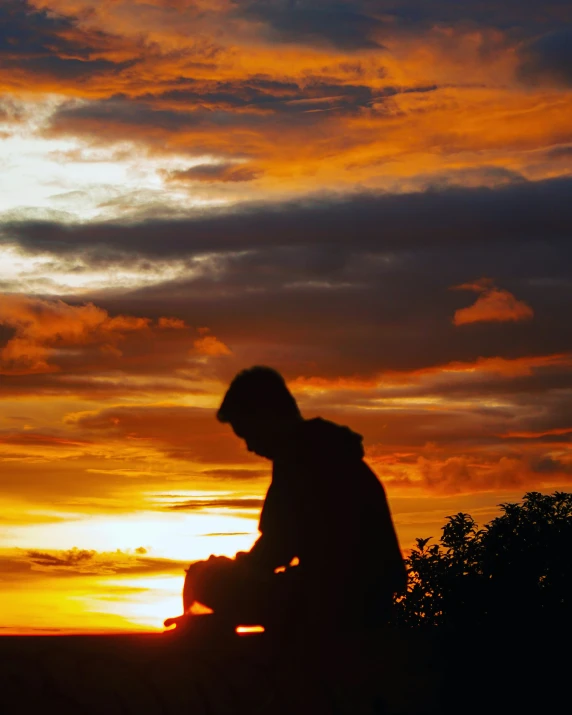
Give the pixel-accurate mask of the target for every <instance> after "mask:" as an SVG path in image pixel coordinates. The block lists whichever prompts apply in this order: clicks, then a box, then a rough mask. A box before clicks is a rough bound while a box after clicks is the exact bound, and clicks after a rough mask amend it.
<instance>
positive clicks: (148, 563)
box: [0, 547, 188, 581]
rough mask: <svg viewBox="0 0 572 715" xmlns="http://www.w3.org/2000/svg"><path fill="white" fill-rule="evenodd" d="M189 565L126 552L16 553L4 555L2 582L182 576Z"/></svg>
mask: <svg viewBox="0 0 572 715" xmlns="http://www.w3.org/2000/svg"><path fill="white" fill-rule="evenodd" d="M187 566H188V563H187V562H183V561H175V560H171V559H163V558H153V557H149V556H142V555H140V554H138V553H130V552H124V551H120V550H117V551H112V552H99V551H92V550H85V549H78V548H76V547H74V548H72V549H68V550H67V551H52V550H50V551H41V550H34V549H32V550H28V551H24V550H23V549H17V550H16V549H13V550H10V551H1V552H0V581H6V580H14V579H18V580H20V579H26V580H28V581H31V580H32V579H42V578H45V577H46V575H50V576H57V577H64V578H70V577H80V576H106V575H109V576H111V575H130V576H138V575H153V574H169V573H181V572H182V571H183V569H184V568H186V567H187Z"/></svg>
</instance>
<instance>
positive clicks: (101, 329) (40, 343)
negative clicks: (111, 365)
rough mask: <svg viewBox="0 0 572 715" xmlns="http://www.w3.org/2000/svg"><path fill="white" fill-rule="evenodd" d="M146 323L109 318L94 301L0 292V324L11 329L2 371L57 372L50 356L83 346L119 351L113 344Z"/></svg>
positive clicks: (0, 364)
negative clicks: (74, 301)
mask: <svg viewBox="0 0 572 715" xmlns="http://www.w3.org/2000/svg"><path fill="white" fill-rule="evenodd" d="M149 323H150V320H149V318H139V317H135V316H128V315H118V316H116V317H111V316H110V315H109V314H108V312H107V311H106V310H103V309H102V308H98V307H97V306H95V305H94V304H93V303H86V304H85V305H79V306H74V305H69V304H68V303H64V302H63V301H62V300H42V299H40V298H29V297H26V296H23V295H3V296H0V325H4V326H6V327H8V328H11V329H12V330H14V333H15V334H14V336H13V337H12V338H11V339H10V340H8V342H7V343H6V345H5V346H4V347H3V348H2V350H1V351H0V373H1V374H4V375H26V374H36V373H46V372H55V371H58V370H59V367H58V366H57V365H56V364H54V363H53V362H49V359H50V357H51V355H53V354H55V353H57V352H58V351H59V352H61V351H65V350H70V349H73V348H77V347H81V346H86V345H99V346H100V348H101V349H102V350H103V351H104V352H105V351H107V352H109V351H111V352H112V353H114V354H117V353H118V352H119V354H120V351H119V349H118V348H117V343H118V342H120V341H121V340H122V339H123V338H124V337H125V335H126V334H127V333H131V332H136V331H142V330H145V329H146V328H148V327H149Z"/></svg>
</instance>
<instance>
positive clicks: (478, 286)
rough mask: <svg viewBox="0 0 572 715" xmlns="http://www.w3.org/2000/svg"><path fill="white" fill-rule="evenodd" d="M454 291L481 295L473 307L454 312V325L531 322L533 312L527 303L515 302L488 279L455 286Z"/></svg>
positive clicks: (509, 294) (512, 296)
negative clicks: (467, 291) (465, 291)
mask: <svg viewBox="0 0 572 715" xmlns="http://www.w3.org/2000/svg"><path fill="white" fill-rule="evenodd" d="M454 290H471V291H474V292H476V293H480V294H481V295H480V296H479V297H478V298H477V300H476V302H475V303H474V304H473V305H471V306H469V307H468V308H460V309H459V310H457V311H456V312H455V315H454V317H453V323H454V324H455V325H466V324H468V323H490V322H498V323H505V322H511V321H512V322H521V321H523V320H531V319H532V318H533V316H534V311H533V310H532V308H531V307H530V306H529V305H528V304H527V303H525V302H524V301H522V300H517V299H516V298H515V296H514V295H513V294H512V293H509V291H507V290H502V289H500V288H496V287H495V286H494V284H493V282H492V281H491V280H490V279H489V278H481V279H480V280H478V281H476V282H475V283H464V284H463V285H459V286H455V288H454Z"/></svg>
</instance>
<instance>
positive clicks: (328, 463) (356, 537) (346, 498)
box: [253, 418, 406, 608]
mask: <svg viewBox="0 0 572 715" xmlns="http://www.w3.org/2000/svg"><path fill="white" fill-rule="evenodd" d="M361 442H362V438H361V436H360V435H357V434H356V433H354V432H352V431H351V430H349V429H348V428H347V427H341V426H338V425H335V424H334V423H332V422H328V421H326V420H323V419H319V418H318V419H313V420H305V421H303V422H301V424H300V427H299V429H298V430H297V431H296V433H294V434H293V435H292V436H291V437H290V439H289V440H288V444H287V446H286V448H285V449H284V451H283V452H282V453H281V454H280V456H279V457H277V458H276V459H275V460H274V470H273V479H272V484H271V486H270V489H269V491H268V495H267V498H266V501H265V504H264V508H263V511H262V515H261V518H260V527H259V528H260V531H261V534H262V536H261V538H260V539H259V541H258V542H257V544H256V545H255V547H254V549H253V556H254V557H255V558H258V559H259V563H260V565H261V566H262V567H263V568H272V569H274V568H276V567H279V566H287V565H288V564H289V563H290V561H291V560H292V559H293V558H294V557H297V558H298V559H299V561H300V565H299V567H297V568H299V569H300V578H301V582H302V583H301V587H302V588H303V589H305V588H308V589H314V590H316V591H317V592H318V593H320V592H323V596H324V597H328V598H332V589H335V597H336V599H338V600H339V603H340V607H342V604H344V603H345V604H347V607H348V608H349V607H352V605H351V604H353V606H355V605H356V602H361V601H363V599H366V600H367V599H369V598H373V599H376V598H378V599H379V601H380V603H381V602H382V601H383V600H384V599H385V600H387V598H388V597H389V598H390V597H391V596H392V595H393V593H395V592H396V591H400V590H402V589H403V588H404V586H405V581H406V578H405V569H404V565H403V559H402V556H401V552H400V550H399V546H398V542H397V538H396V535H395V530H394V527H393V523H392V520H391V515H390V512H389V507H388V504H387V500H386V497H385V490H384V488H383V486H382V484H381V483H380V481H379V480H378V479H377V477H376V475H375V474H374V473H373V472H372V471H371V469H370V468H369V467H368V466H367V465H366V464H365V462H364V461H363V454H364V453H363V447H362V444H361Z"/></svg>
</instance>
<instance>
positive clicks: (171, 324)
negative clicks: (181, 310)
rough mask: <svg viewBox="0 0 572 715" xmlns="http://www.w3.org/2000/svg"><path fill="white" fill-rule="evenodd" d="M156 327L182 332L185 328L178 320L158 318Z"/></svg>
mask: <svg viewBox="0 0 572 715" xmlns="http://www.w3.org/2000/svg"><path fill="white" fill-rule="evenodd" d="M157 325H158V326H159V328H165V329H173V330H182V329H183V328H186V327H187V326H186V324H185V321H184V320H180V319H179V318H159V320H158V321H157Z"/></svg>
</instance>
